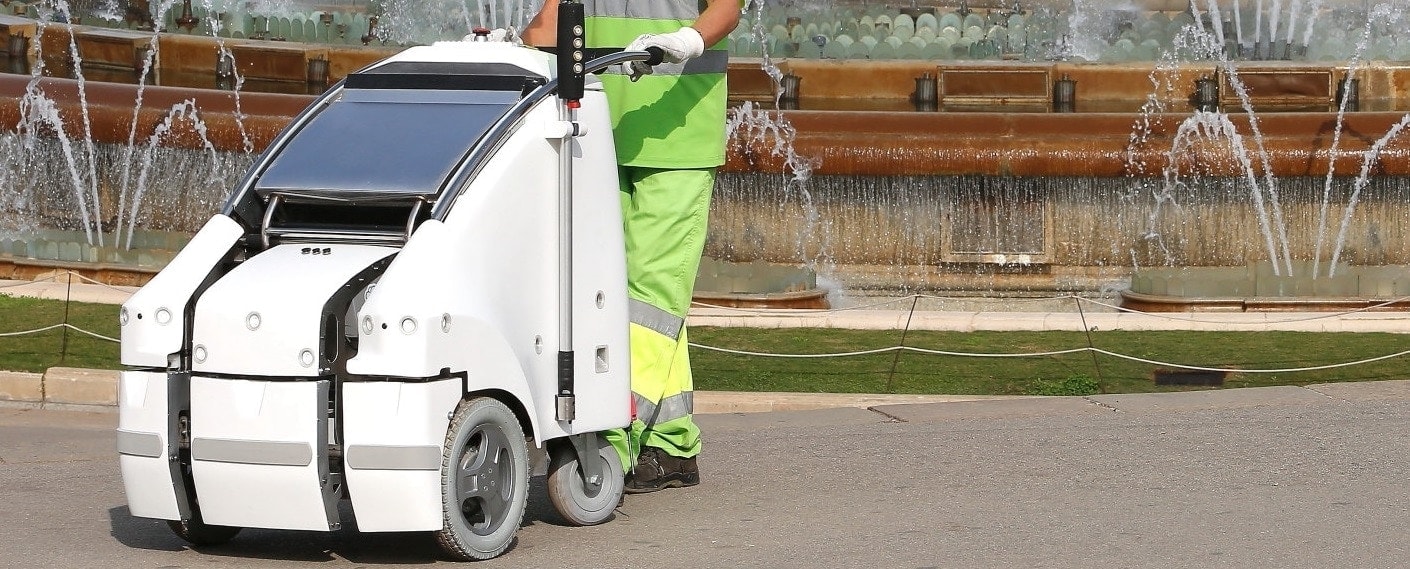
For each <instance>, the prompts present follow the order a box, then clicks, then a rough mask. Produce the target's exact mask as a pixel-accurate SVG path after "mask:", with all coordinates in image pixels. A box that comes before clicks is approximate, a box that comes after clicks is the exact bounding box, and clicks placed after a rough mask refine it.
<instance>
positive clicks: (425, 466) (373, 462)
mask: <svg viewBox="0 0 1410 569" xmlns="http://www.w3.org/2000/svg"><path fill="white" fill-rule="evenodd" d="M347 461H348V468H353V469H357V470H440V469H441V447H438V446H430V445H426V446H384V445H351V446H348V452H347Z"/></svg>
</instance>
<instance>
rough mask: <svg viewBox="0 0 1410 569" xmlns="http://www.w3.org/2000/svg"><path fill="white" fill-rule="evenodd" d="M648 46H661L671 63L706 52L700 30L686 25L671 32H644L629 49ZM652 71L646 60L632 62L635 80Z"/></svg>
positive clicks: (637, 49)
mask: <svg viewBox="0 0 1410 569" xmlns="http://www.w3.org/2000/svg"><path fill="white" fill-rule="evenodd" d="M648 47H659V48H661V51H663V52H665V57H664V58H663V59H664V60H665V61H667V62H669V63H685V60H687V59H690V58H692V57H700V54H702V53H705V38H702V37H700V32H697V31H695V28H692V27H690V26H685V27H683V28H681V29H679V30H676V31H674V32H671V33H669V34H642V35H640V36H637V38H636V39H634V40H632V43H630V44H628V45H627V51H646V48H648ZM650 73H651V66H650V65H647V64H646V62H645V61H633V62H632V73H631V75H632V78H633V80H635V79H636V78H637V77H640V76H642V75H648V74H650Z"/></svg>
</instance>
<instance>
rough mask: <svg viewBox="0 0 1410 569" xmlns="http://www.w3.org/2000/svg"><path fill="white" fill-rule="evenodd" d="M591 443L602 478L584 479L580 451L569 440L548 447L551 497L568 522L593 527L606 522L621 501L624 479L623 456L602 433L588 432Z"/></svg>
mask: <svg viewBox="0 0 1410 569" xmlns="http://www.w3.org/2000/svg"><path fill="white" fill-rule="evenodd" d="M588 441H589V443H588V445H587V447H588V448H589V449H590V452H591V453H592V456H591V458H590V460H597V461H598V465H599V468H598V469H597V472H598V473H599V474H598V477H599V479H598V480H596V481H589V480H584V479H583V478H584V477H583V470H582V467H581V465H580V464H579V463H578V452H577V451H575V450H574V449H573V444H572V443H571V442H570V441H569V440H568V439H566V438H565V439H559V440H557V441H554V444H552V445H551V446H550V448H549V461H548V499H549V501H551V502H553V507H554V508H555V509H557V510H558V513H559V515H561V516H563V519H564V520H566V521H567V522H568V523H570V524H572V525H575V526H591V525H597V524H600V523H602V522H605V521H607V520H608V519H610V518H611V517H612V510H614V509H615V508H616V507H617V504H618V503H619V502H621V500H622V490H623V484H624V481H623V479H622V459H621V458H620V457H618V455H617V450H616V449H614V448H612V445H611V443H608V442H607V439H606V438H604V437H603V436H602V435H601V434H591V435H588Z"/></svg>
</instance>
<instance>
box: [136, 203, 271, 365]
mask: <svg viewBox="0 0 1410 569" xmlns="http://www.w3.org/2000/svg"><path fill="white" fill-rule="evenodd" d="M242 234H244V230H243V229H241V228H240V224H238V223H236V222H235V220H233V219H230V218H229V217H226V216H223V215H217V216H215V217H213V218H211V220H210V221H207V222H206V225H205V226H204V227H202V228H201V230H200V231H198V232H196V235H195V236H194V237H192V238H191V241H190V242H189V243H187V244H186V246H185V247H183V248H182V249H181V252H180V253H177V254H176V257H175V258H173V259H172V260H171V262H170V263H167V266H166V268H164V269H162V272H160V273H157V276H155V277H152V280H151V281H150V282H148V283H147V284H146V285H145V286H143V287H142V288H141V289H140V290H138V291H137V292H136V293H134V294H133V295H132V296H131V297H130V298H128V299H127V302H125V303H123V305H122V310H124V311H126V313H127V314H128V318H127V322H126V324H124V325H123V326H122V348H121V352H122V364H123V365H127V366H135V367H160V368H165V367H167V363H168V362H167V356H169V355H170V354H173V353H176V352H179V351H181V347H182V346H181V343H182V340H183V339H184V338H185V336H186V320H185V314H186V305H187V304H188V303H190V302H191V296H192V295H193V294H195V292H196V289H197V288H198V287H200V285H201V282H202V281H204V280H205V279H206V277H207V276H209V275H210V273H211V270H213V269H214V268H215V266H216V264H218V263H219V262H220V260H221V258H222V257H224V256H225V255H226V254H227V253H229V252H230V248H231V247H232V246H234V245H235V241H236V240H237V239H239V238H240V236H241V235H242ZM159 310H165V313H166V314H167V317H168V318H167V321H166V322H165V323H162V322H159V321H158V319H157V312H158V311H159Z"/></svg>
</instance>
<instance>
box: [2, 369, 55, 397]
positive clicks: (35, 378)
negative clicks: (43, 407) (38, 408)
mask: <svg viewBox="0 0 1410 569" xmlns="http://www.w3.org/2000/svg"><path fill="white" fill-rule="evenodd" d="M0 401H18V402H24V403H41V402H43V401H44V374H40V373H25V372H20V371H0Z"/></svg>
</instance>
